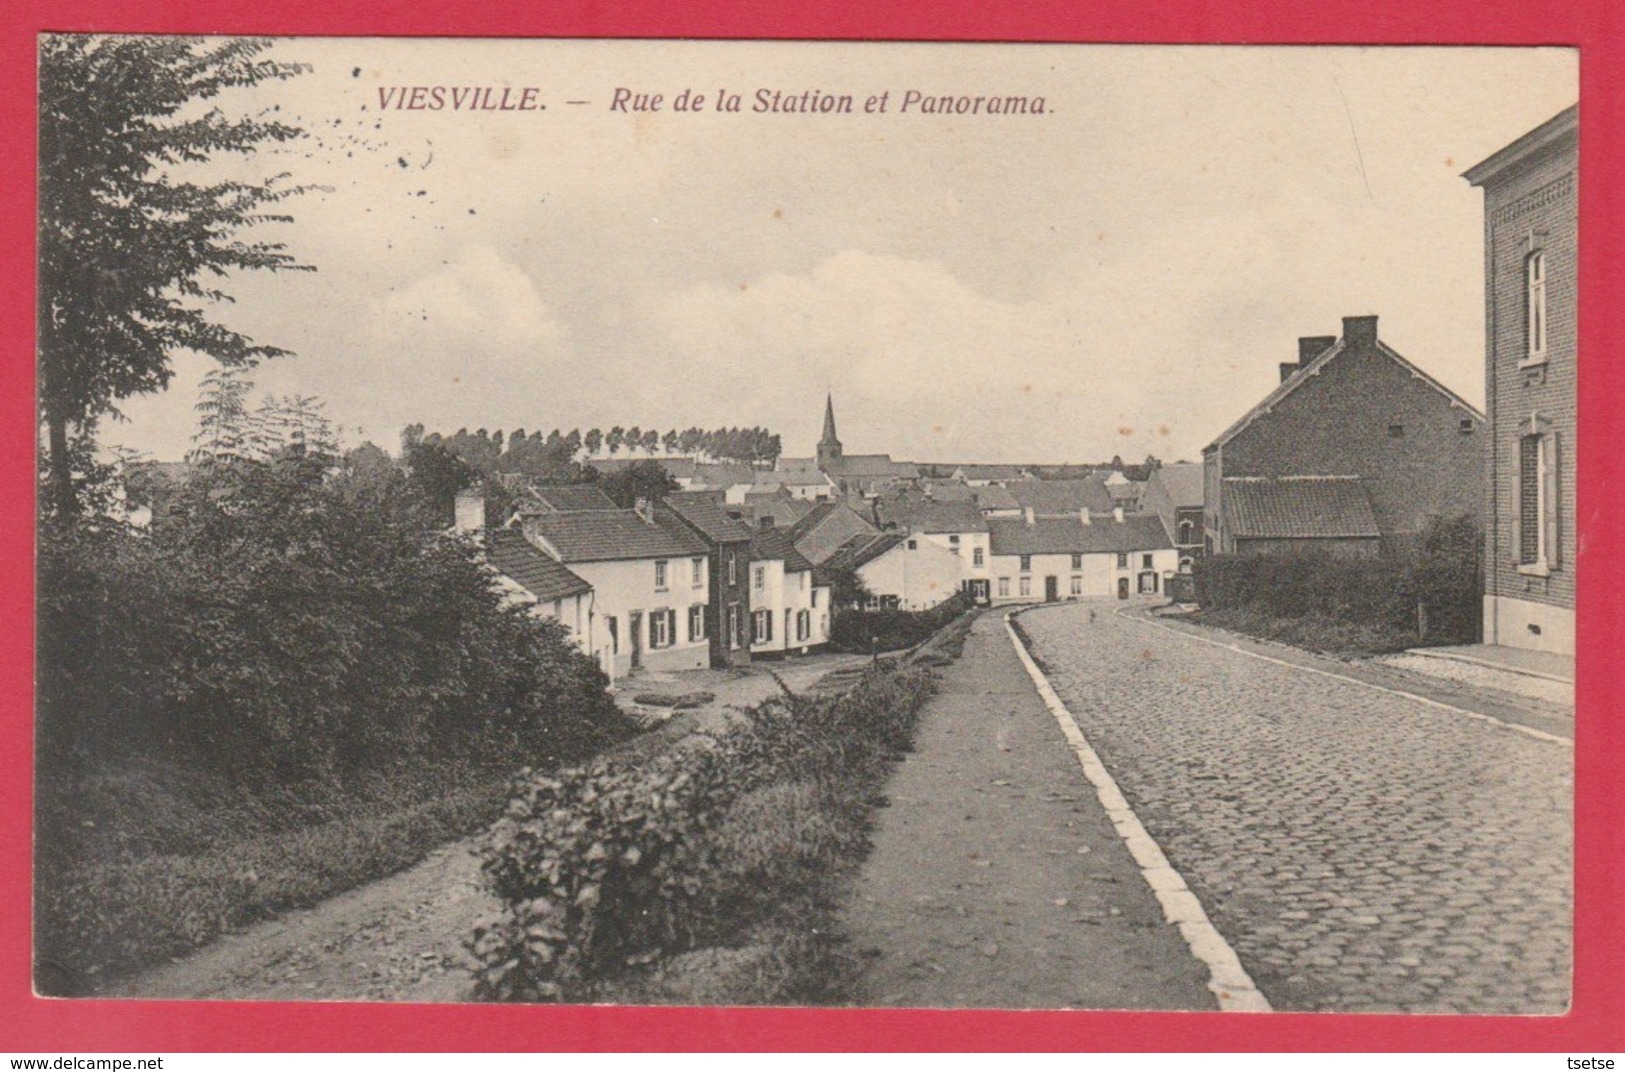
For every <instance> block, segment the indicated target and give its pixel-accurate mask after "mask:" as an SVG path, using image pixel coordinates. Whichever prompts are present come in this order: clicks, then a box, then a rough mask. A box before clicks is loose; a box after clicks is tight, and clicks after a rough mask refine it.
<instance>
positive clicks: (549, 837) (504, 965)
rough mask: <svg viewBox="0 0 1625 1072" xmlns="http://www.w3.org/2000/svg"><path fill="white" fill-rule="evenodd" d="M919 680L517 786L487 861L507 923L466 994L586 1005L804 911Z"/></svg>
mask: <svg viewBox="0 0 1625 1072" xmlns="http://www.w3.org/2000/svg"><path fill="white" fill-rule="evenodd" d="M932 680H933V679H932V678H931V676H930V674H929V673H928V672H927V671H924V670H920V669H896V668H890V667H876V668H872V669H871V670H870V671H868V672H867V673H866V674H865V675H864V676H863V677H862V678H861V679H860V680H859V682H858V684H857V685H856V686H855V687H854V688H853V689H852V690H851V691H850V692H848V693H847V694H845V695H844V696H840V697H836V698H824V699H809V698H804V697H796V696H790V695H783V696H777V697H773V698H772V699H769V700H767V701H764V702H763V703H761V704H758V705H756V706H755V707H752V708H750V709H748V710H747V712H746V717H745V719H744V720H742V721H741V722H739V723H737V724H735V725H732V726H730V727H729V728H728V729H726V730H724V731H721V732H720V733H719V734H717V735H715V736H694V737H689V738H686V739H684V740H683V741H680V742H677V743H676V744H674V745H673V746H672V747H670V748H668V749H667V750H666V751H664V752H661V753H659V754H657V755H655V756H652V757H643V758H640V759H633V760H622V759H620V758H618V757H606V758H603V759H600V760H599V761H596V762H594V763H592V764H590V765H588V766H586V767H583V768H578V769H575V770H570V771H565V772H563V773H561V774H557V775H536V774H530V773H525V774H522V775H521V776H520V778H519V779H517V780H516V782H515V785H514V792H513V795H512V797H511V798H510V800H509V804H508V809H507V811H506V813H505V814H504V816H503V818H502V819H501V820H499V821H498V823H497V824H496V825H495V826H494V827H493V828H492V830H491V833H490V835H489V838H488V842H487V847H486V850H485V864H484V866H485V871H486V874H487V875H488V877H489V881H490V884H491V888H492V889H493V890H494V891H495V893H496V894H497V895H498V896H499V897H500V898H501V899H502V900H503V902H504V904H505V911H504V912H503V914H502V915H501V916H500V917H499V918H498V919H496V920H494V921H492V922H491V923H489V924H487V925H485V926H482V927H481V928H479V929H478V930H477V931H476V932H475V935H474V938H473V941H472V943H471V949H472V951H473V953H474V955H475V957H476V959H477V960H478V961H479V968H478V970H477V972H476V995H477V996H479V997H481V998H485V999H496V1000H508V1001H559V1000H581V999H584V998H591V997H592V996H593V995H594V994H595V992H596V990H597V988H599V987H600V986H601V985H602V984H603V983H604V982H605V981H606V980H610V979H613V978H614V977H615V976H616V974H617V973H619V972H622V971H624V970H625V969H627V968H628V967H631V966H636V965H640V964H646V963H650V962H653V961H655V960H657V959H658V958H660V957H662V956H666V955H670V954H673V953H678V952H682V951H685V950H689V949H693V948H695V947H696V946H698V945H701V944H705V943H712V944H714V943H717V942H720V941H722V940H725V939H726V938H728V937H729V936H731V935H737V934H739V933H741V932H742V931H743V930H744V929H747V928H748V927H750V926H751V925H752V924H753V923H756V922H759V921H761V920H763V919H765V918H767V917H768V916H770V915H772V913H773V912H774V911H775V909H776V908H777V907H779V906H781V905H782V904H783V903H784V902H785V901H786V900H787V899H789V898H793V897H797V896H804V895H805V890H806V886H807V883H808V881H809V876H810V875H812V874H815V873H816V872H817V871H818V870H819V868H820V867H822V868H823V869H824V870H825V871H827V870H828V869H829V864H830V858H831V857H832V856H837V855H839V854H841V853H843V852H847V853H851V852H853V851H855V846H856V845H858V844H860V843H861V837H862V833H861V815H862V814H863V811H864V805H863V800H864V798H865V794H866V793H867V787H868V786H869V785H871V784H872V783H873V781H874V779H875V778H876V777H877V776H878V774H879V773H880V772H881V771H882V770H883V769H884V765H885V763H886V761H887V757H888V756H890V755H892V754H893V753H895V752H897V751H900V750H902V749H905V748H907V747H908V745H909V742H910V741H911V740H912V736H913V729H914V724H915V720H916V718H917V716H918V713H919V710H920V708H921V707H922V706H923V704H924V702H925V700H926V699H927V698H928V696H929V695H930V692H931V687H932ZM810 801H817V802H818V807H817V808H814V807H811V806H810V804H809V802H810Z"/></svg>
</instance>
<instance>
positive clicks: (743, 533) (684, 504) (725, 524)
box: [656, 495, 751, 543]
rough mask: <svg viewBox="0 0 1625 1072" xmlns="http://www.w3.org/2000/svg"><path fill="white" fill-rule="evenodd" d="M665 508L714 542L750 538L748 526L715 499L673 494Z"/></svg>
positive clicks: (732, 541)
mask: <svg viewBox="0 0 1625 1072" xmlns="http://www.w3.org/2000/svg"><path fill="white" fill-rule="evenodd" d="M665 508H666V509H668V510H670V511H671V512H672V513H674V514H676V515H677V516H678V517H680V518H682V519H683V520H684V521H686V522H688V523H689V524H690V525H692V526H693V527H694V528H696V529H698V530H699V531H700V532H701V534H703V535H704V536H705V538H706V539H708V540H711V541H712V542H714V543H737V542H740V541H743V540H748V539H750V538H751V531H750V526H749V525H746V524H744V523H743V522H740V521H735V520H734V519H733V518H731V517H729V516H728V512H727V511H726V510H724V509H723V507H722V504H721V503H719V502H717V501H716V500H715V499H708V498H704V497H702V496H677V495H673V496H670V497H668V498H667V499H666V502H665ZM656 509H657V510H658V509H659V508H658V507H657V508H656Z"/></svg>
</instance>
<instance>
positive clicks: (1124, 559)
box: [1117, 551, 1128, 569]
mask: <svg viewBox="0 0 1625 1072" xmlns="http://www.w3.org/2000/svg"><path fill="white" fill-rule="evenodd" d="M1117 568H1118V569H1128V552H1127V551H1119V552H1117Z"/></svg>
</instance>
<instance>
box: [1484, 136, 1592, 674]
mask: <svg viewBox="0 0 1625 1072" xmlns="http://www.w3.org/2000/svg"><path fill="white" fill-rule="evenodd" d="M1578 138H1579V110H1578V107H1571V108H1568V109H1566V110H1565V111H1563V112H1562V113H1560V114H1558V115H1557V116H1555V117H1553V118H1552V119H1550V120H1548V121H1547V122H1545V123H1543V124H1541V125H1540V126H1538V127H1536V128H1535V129H1534V130H1531V131H1530V132H1528V133H1527V134H1525V135H1523V136H1522V137H1520V138H1518V139H1517V140H1516V141H1514V142H1512V143H1511V144H1510V145H1507V146H1506V147H1505V148H1503V149H1501V150H1500V151H1499V152H1497V153H1495V154H1494V155H1493V156H1491V157H1490V158H1489V159H1487V160H1485V161H1483V162H1482V163H1480V164H1478V165H1476V166H1475V167H1473V168H1472V169H1471V170H1469V171H1468V172H1466V175H1465V178H1466V179H1467V181H1468V182H1470V183H1472V184H1473V185H1474V186H1477V187H1479V188H1481V189H1482V190H1483V191H1484V281H1485V302H1484V305H1485V313H1486V325H1485V398H1486V404H1487V408H1488V410H1489V430H1488V436H1487V438H1488V440H1489V443H1488V459H1487V463H1486V466H1485V473H1486V485H1487V496H1488V522H1487V524H1486V529H1485V552H1484V554H1485V560H1484V574H1485V591H1484V642H1485V643H1487V644H1504V645H1508V646H1511V647H1521V648H1533V649H1537V650H1543V651H1552V652H1558V653H1562V654H1573V653H1574V644H1575V641H1574V604H1575V566H1576V562H1575V551H1576V540H1575V531H1574V530H1575V525H1574V522H1575V519H1576V517H1577V515H1576V513H1575V489H1576V480H1575V472H1576V470H1575V464H1574V463H1575V443H1576V409H1577V399H1578V393H1577V392H1578V368H1577V364H1576V362H1577V358H1578V336H1577V330H1576V329H1577V322H1578V290H1577V279H1578V267H1579V261H1578V245H1579V192H1578V188H1577V182H1578V173H1577V172H1578V162H1579V140H1578Z"/></svg>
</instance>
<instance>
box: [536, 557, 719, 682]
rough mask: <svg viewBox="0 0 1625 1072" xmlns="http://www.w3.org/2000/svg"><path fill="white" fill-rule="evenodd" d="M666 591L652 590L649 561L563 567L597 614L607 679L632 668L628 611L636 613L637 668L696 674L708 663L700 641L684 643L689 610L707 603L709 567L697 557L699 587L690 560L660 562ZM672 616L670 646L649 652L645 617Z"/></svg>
mask: <svg viewBox="0 0 1625 1072" xmlns="http://www.w3.org/2000/svg"><path fill="white" fill-rule="evenodd" d="M665 561H666V563H667V574H666V587H665V588H664V589H657V588H656V587H655V560H654V559H649V558H638V559H630V560H626V561H619V562H569V563H566V565H568V566H569V567H570V570H571V571H572V572H573V573H575V574H576V575H577V576H578V577H580V578H581V579H582V580H584V581H586V582H587V583H588V584H590V585H592V587H593V593H594V596H595V599H594V610H595V611H596V613H597V622H596V625H595V632H596V633H597V634H598V635H599V636H601V637H602V638H603V642H602V644H601V647H602V648H609V647H611V646H612V645H613V646H614V647H615V648H616V649H617V650H616V651H614V652H613V658H612V660H611V665H612V666H613V668H614V671H613V673H612V674H611V676H612V677H615V678H617V679H618V678H620V677H623V676H625V675H626V674H627V673H629V672H630V671H631V669H632V639H631V636H630V635H629V633H628V625H627V623H628V622H629V620H630V618H631V613H632V612H633V611H638V612H640V623H639V629H640V631H641V633H642V643H641V649H642V663H643V665H644V666H645V667H648V668H649V669H651V670H698V669H702V668H704V667H705V666H707V665H708V664H709V662H710V648H709V646H708V644H707V642H706V641H705V640H704V639H700V640H692V641H691V640H689V638H688V615H689V607H691V606H694V605H696V604H697V605H700V606H704V605H705V604H706V603H707V602H708V601H709V595H708V592H709V587H708V585H709V573H708V572H707V571H708V570H709V568H710V567H709V565H708V563H707V561H706V559H705V558H704V557H699V562H700V583H699V584H694V583H693V580H692V566H691V562H692V561H693V559H692V558H690V557H687V556H685V557H680V558H672V559H667V560H665ZM668 609H669V610H674V611H676V612H677V621H676V627H675V629H674V630H673V635H674V638H675V639H674V643H673V644H672V645H671V646H670V647H665V648H658V649H651V648H650V647H649V614H650V612H651V611H656V610H668ZM610 618H614V619H615V623H616V627H615V633H614V636H615V640H614V641H612V640H611V639H610V638H611V633H610V628H609V619H610Z"/></svg>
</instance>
